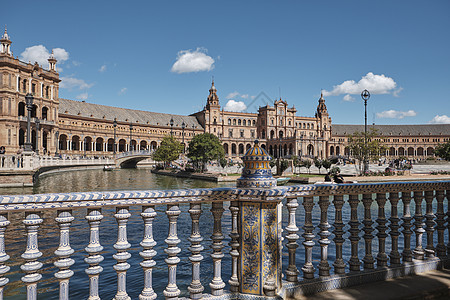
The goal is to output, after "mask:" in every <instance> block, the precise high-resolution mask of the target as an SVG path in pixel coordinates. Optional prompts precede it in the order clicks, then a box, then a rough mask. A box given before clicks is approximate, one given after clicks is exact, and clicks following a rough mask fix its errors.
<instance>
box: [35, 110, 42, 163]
mask: <svg viewBox="0 0 450 300" xmlns="http://www.w3.org/2000/svg"><path fill="white" fill-rule="evenodd" d="M34 124H35V125H36V154H37V155H39V130H40V129H41V121H39V119H38V118H36V121H35V122H34Z"/></svg>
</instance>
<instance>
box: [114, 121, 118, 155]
mask: <svg viewBox="0 0 450 300" xmlns="http://www.w3.org/2000/svg"><path fill="white" fill-rule="evenodd" d="M113 127H114V145H113V154H114V157H116V127H117V120H116V118H114V121H113Z"/></svg>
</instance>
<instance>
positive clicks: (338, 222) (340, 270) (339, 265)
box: [333, 195, 345, 274]
mask: <svg viewBox="0 0 450 300" xmlns="http://www.w3.org/2000/svg"><path fill="white" fill-rule="evenodd" d="M333 204H334V208H335V215H334V230H333V233H334V235H335V238H334V239H333V241H334V243H335V244H336V260H335V261H334V263H333V266H334V273H335V274H344V273H345V262H344V259H343V258H342V246H343V244H344V242H345V239H344V238H343V235H344V230H343V229H344V226H345V224H344V222H343V221H342V207H343V206H344V196H342V195H336V196H334V200H333Z"/></svg>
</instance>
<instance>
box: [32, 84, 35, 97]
mask: <svg viewBox="0 0 450 300" xmlns="http://www.w3.org/2000/svg"><path fill="white" fill-rule="evenodd" d="M31 92H32V93H33V95H34V94H35V93H36V84H35V83H32V84H31Z"/></svg>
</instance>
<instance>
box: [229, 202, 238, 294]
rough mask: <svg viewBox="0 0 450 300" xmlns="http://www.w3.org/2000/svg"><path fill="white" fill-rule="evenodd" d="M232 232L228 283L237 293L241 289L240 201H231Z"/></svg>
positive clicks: (233, 291)
mask: <svg viewBox="0 0 450 300" xmlns="http://www.w3.org/2000/svg"><path fill="white" fill-rule="evenodd" d="M230 211H231V232H230V238H231V241H230V247H231V250H230V255H231V261H232V263H231V277H230V280H229V281H228V283H229V284H230V291H231V292H232V293H237V292H238V291H239V277H238V261H239V230H238V216H239V202H237V201H231V203H230Z"/></svg>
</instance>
